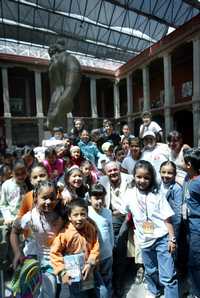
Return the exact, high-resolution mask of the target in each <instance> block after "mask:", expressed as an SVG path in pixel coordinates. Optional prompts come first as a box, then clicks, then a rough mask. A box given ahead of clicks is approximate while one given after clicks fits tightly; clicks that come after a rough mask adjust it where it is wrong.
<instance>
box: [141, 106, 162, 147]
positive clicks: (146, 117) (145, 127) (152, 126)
mask: <svg viewBox="0 0 200 298" xmlns="http://www.w3.org/2000/svg"><path fill="white" fill-rule="evenodd" d="M151 119H152V116H151V113H150V112H148V111H146V112H143V114H142V121H143V124H141V125H140V131H139V137H140V138H141V139H142V138H143V137H144V133H146V132H147V131H151V132H153V133H155V135H156V138H157V140H158V141H159V142H160V141H162V138H163V131H162V128H161V127H160V125H158V123H157V122H155V121H152V120H151Z"/></svg>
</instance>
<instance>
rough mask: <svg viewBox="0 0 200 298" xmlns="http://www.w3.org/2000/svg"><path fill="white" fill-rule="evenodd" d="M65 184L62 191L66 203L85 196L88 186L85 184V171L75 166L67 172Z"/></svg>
mask: <svg viewBox="0 0 200 298" xmlns="http://www.w3.org/2000/svg"><path fill="white" fill-rule="evenodd" d="M64 180H65V186H64V189H63V191H62V193H61V195H62V197H63V200H64V202H65V204H68V203H70V202H71V201H72V200H74V199H77V198H85V194H86V192H87V190H88V189H87V187H86V186H84V185H83V173H82V172H81V170H80V168H79V167H77V166H74V167H72V168H70V169H69V170H68V171H66V172H65V176H64Z"/></svg>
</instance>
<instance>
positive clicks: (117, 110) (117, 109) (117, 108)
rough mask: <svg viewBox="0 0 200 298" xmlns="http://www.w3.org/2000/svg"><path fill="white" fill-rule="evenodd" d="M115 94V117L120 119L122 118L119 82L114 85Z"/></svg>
mask: <svg viewBox="0 0 200 298" xmlns="http://www.w3.org/2000/svg"><path fill="white" fill-rule="evenodd" d="M113 88H114V89H113V94H114V117H115V119H118V118H119V117H120V97H119V83H118V82H117V81H115V82H114V84H113Z"/></svg>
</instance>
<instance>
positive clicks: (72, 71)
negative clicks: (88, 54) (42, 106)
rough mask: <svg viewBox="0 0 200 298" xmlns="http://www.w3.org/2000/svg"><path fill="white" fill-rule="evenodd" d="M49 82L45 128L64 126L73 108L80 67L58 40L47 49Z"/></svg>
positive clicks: (79, 77)
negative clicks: (49, 92) (49, 95)
mask: <svg viewBox="0 0 200 298" xmlns="http://www.w3.org/2000/svg"><path fill="white" fill-rule="evenodd" d="M49 55H50V57H51V60H50V64H49V80H50V88H51V100H50V103H49V109H48V114H47V126H48V127H49V128H50V129H51V128H52V127H54V126H65V124H66V120H67V117H66V114H67V113H70V112H71V111H72V108H73V99H74V97H75V95H76V94H77V92H78V90H79V87H80V82H81V67H80V63H79V62H78V60H77V59H76V58H75V57H74V56H72V55H70V54H68V53H67V52H66V51H65V43H64V41H63V40H58V41H57V43H56V44H54V45H52V46H51V47H50V48H49Z"/></svg>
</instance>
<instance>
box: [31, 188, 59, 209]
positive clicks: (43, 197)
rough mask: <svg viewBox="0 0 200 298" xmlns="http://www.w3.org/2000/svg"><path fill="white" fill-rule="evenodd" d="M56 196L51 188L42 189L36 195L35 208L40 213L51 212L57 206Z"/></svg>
mask: <svg viewBox="0 0 200 298" xmlns="http://www.w3.org/2000/svg"><path fill="white" fill-rule="evenodd" d="M57 200H58V199H57V195H56V192H55V189H54V188H53V187H48V186H45V187H42V188H41V189H40V191H39V193H38V195H37V203H36V204H37V207H38V209H39V210H40V211H42V212H45V213H48V212H52V211H53V210H54V208H55V206H56V204H57Z"/></svg>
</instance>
